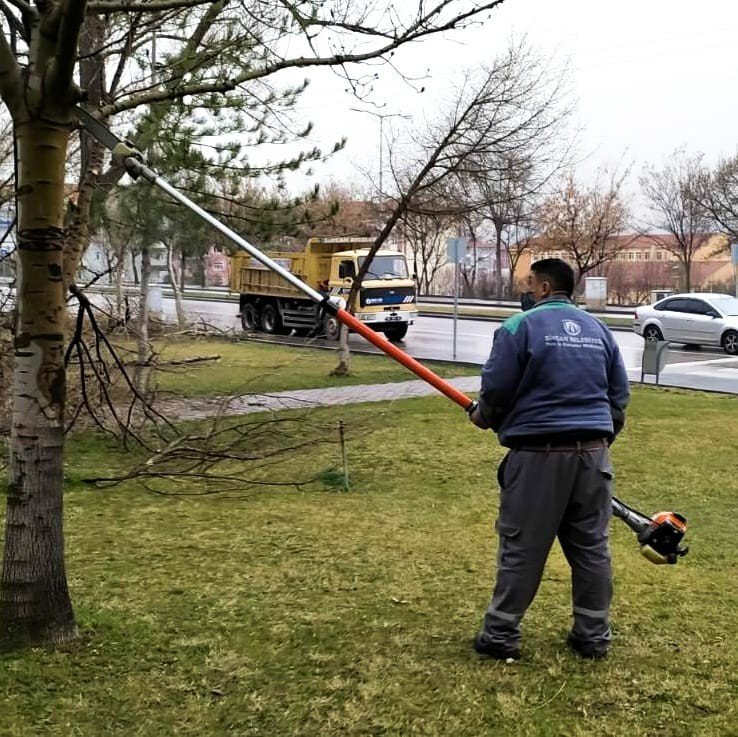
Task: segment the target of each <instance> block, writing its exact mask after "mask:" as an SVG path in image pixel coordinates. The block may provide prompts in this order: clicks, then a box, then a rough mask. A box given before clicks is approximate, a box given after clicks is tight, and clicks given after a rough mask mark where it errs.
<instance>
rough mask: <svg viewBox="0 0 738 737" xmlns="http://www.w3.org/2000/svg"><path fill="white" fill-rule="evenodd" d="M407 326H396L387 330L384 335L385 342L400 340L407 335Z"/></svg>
mask: <svg viewBox="0 0 738 737" xmlns="http://www.w3.org/2000/svg"><path fill="white" fill-rule="evenodd" d="M407 328H408V326H407V325H397V326H396V327H391V328H387V329H386V330H385V331H384V334H385V335H386V336H387V340H394V341H398V340H402V339H403V338H404V337H405V336H406V335H407Z"/></svg>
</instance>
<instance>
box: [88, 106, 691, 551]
mask: <svg viewBox="0 0 738 737" xmlns="http://www.w3.org/2000/svg"><path fill="white" fill-rule="evenodd" d="M77 113H78V117H79V121H80V124H81V125H82V126H83V127H84V128H85V129H86V130H87V131H88V132H89V133H90V134H91V135H92V136H94V137H95V138H96V139H97V140H98V141H100V142H101V143H102V144H103V145H104V146H105V147H106V148H107V149H109V150H110V151H111V153H112V155H113V157H114V159H115V160H116V161H117V162H118V163H120V164H121V165H122V166H123V167H124V168H125V170H126V172H127V173H128V175H129V176H130V177H131V178H132V179H138V178H139V177H143V178H144V179H145V180H146V181H147V182H149V183H151V184H153V185H155V186H157V187H159V188H160V189H161V190H163V191H164V192H166V193H167V194H168V195H169V196H170V197H172V199H174V200H175V201H176V202H179V203H180V204H182V205H184V206H185V207H186V208H188V209H189V210H190V211H192V212H193V213H195V214H196V215H198V216H199V217H201V218H202V219H203V220H205V221H206V222H208V223H210V225H212V226H213V227H214V228H215V229H216V230H218V231H220V232H221V233H222V234H223V235H224V236H226V238H228V239H229V240H230V241H232V242H233V243H235V244H236V245H237V246H238V247H239V248H241V249H242V250H244V251H246V252H247V253H248V254H249V255H250V256H252V257H253V258H255V259H256V260H257V261H259V263H261V264H263V265H264V266H265V267H266V268H268V269H271V270H272V271H274V272H275V273H277V274H279V275H280V276H281V277H282V278H283V279H285V280H286V281H287V282H289V283H290V284H291V285H292V286H294V287H295V288H297V289H298V290H299V291H301V292H302V293H303V294H304V295H305V296H307V297H308V298H309V299H311V300H312V301H313V302H315V303H316V304H317V305H319V306H320V308H321V309H320V310H319V313H323V314H329V315H333V316H335V317H336V319H337V320H338V321H339V322H341V323H342V324H343V325H345V326H346V327H347V328H349V329H351V330H353V331H354V332H356V333H359V335H361V336H362V337H363V338H365V339H366V340H368V341H369V342H370V343H372V344H373V345H374V346H376V347H377V348H379V349H380V350H381V351H382V352H383V353H385V354H386V355H388V356H389V357H390V358H394V359H395V360H396V361H397V362H398V363H400V364H402V365H403V366H405V368H407V369H409V370H410V371H412V372H413V373H414V374H415V375H416V376H418V377H419V378H421V379H423V381H425V382H427V383H428V384H430V385H431V386H433V387H434V388H435V389H437V390H438V391H439V392H441V393H442V394H444V395H445V396H446V397H448V398H449V399H450V400H451V401H452V402H454V403H455V404H458V405H459V406H460V407H461V408H462V409H464V410H465V411H466V412H467V413H468V414H470V415H471V414H472V412H474V410H475V409H476V407H477V402H476V401H475V400H473V399H471V398H470V397H468V396H467V395H466V394H464V393H463V392H461V391H459V390H458V389H457V388H456V387H455V386H453V385H452V384H450V383H449V382H448V381H445V380H444V379H442V378H441V377H440V376H438V375H437V374H436V373H434V372H433V371H431V370H430V369H428V368H427V367H425V366H423V365H422V364H421V363H420V362H418V361H416V360H415V359H414V358H413V357H412V356H410V355H408V354H407V353H405V352H404V351H402V350H401V349H399V348H398V347H397V346H396V345H393V344H392V343H390V341H389V340H387V338H385V336H384V335H382V334H381V333H376V332H375V331H374V330H372V329H371V328H370V327H368V326H367V325H365V324H364V323H362V322H361V321H359V320H357V319H356V318H355V317H354V316H353V315H352V314H351V313H350V312H349V311H348V310H346V309H345V307H344V306H343V301H342V300H341V299H340V298H337V297H328V296H326V295H323V294H321V293H320V292H318V291H317V290H316V289H313V288H312V287H311V286H310V285H309V284H306V283H305V282H304V281H302V280H301V279H299V278H298V277H297V276H295V275H294V274H292V273H291V272H289V271H287V269H285V268H283V267H282V266H280V265H279V264H278V263H276V262H275V261H273V260H272V259H271V258H269V256H267V255H266V254H265V253H263V252H262V251H260V250H259V249H258V248H256V246H254V245H252V244H251V243H249V242H248V241H246V240H245V239H244V238H242V237H241V236H240V235H238V234H237V233H235V232H234V231H233V230H231V229H230V228H229V227H228V226H226V225H225V224H224V223H222V222H220V220H218V219H217V218H215V217H213V216H212V215H211V214H210V213H208V212H206V211H205V210H203V209H202V208H201V207H199V206H198V205H196V204H195V203H194V202H192V200H190V199H189V198H187V197H186V196H185V195H183V194H182V193H181V192H179V191H178V190H177V189H175V188H174V187H173V186H172V185H170V184H169V183H168V182H166V181H165V180H164V179H162V178H161V177H160V176H159V175H157V174H156V172H154V171H153V170H152V169H150V168H149V167H148V166H146V164H145V163H144V160H143V155H142V154H141V152H140V151H138V150H136V149H135V148H134V147H133V146H132V145H130V144H128V143H126V142H125V141H122V140H121V139H120V138H118V137H117V136H116V135H115V134H114V133H113V132H112V131H111V130H110V129H109V128H107V127H106V126H104V125H103V124H102V123H101V122H100V121H99V120H97V118H95V117H94V116H93V115H92V114H91V113H89V112H88V111H87V110H85V109H84V108H82V107H77ZM339 434H340V435H341V439H342V443H341V448H342V457H343V468H344V488H346V489H347V488H348V471H347V466H346V457H345V445H344V443H343V433H342V426H341V425H339ZM613 515H614V516H616V517H618V518H620V519H622V520H623V521H624V522H625V523H626V524H627V525H628V526H629V527H631V529H633V530H634V532H636V534H637V536H638V541H639V543H640V546H641V553H642V554H643V555H644V556H645V557H646V558H647V559H648V560H650V561H651V562H653V563H672V564H673V563H676V562H677V560H678V559H679V558H680V557H681V556H683V555H685V554H686V553H687V548H680V546H679V544H680V542H681V540H682V538H683V536H684V533H685V532H686V529H687V525H686V518H684V517H683V516H682V515H680V514H676V513H673V512H659V513H658V514H656V515H654V516H653V517H651V518H649V517H646V516H645V515H643V514H641V513H640V512H637V511H636V510H634V509H632V508H631V507H629V506H628V505H626V504H624V503H623V502H621V501H620V500H619V499H617V498H615V497H613Z"/></svg>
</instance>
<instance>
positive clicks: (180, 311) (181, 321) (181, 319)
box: [167, 245, 187, 330]
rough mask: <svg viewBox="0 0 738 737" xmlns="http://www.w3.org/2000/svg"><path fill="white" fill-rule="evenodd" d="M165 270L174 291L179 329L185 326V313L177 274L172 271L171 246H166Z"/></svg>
mask: <svg viewBox="0 0 738 737" xmlns="http://www.w3.org/2000/svg"><path fill="white" fill-rule="evenodd" d="M167 271H168V273H169V283H170V284H171V285H172V290H173V291H174V304H175V307H176V309H177V325H178V326H179V329H180V330H184V329H185V328H186V327H187V316H186V315H185V309H184V303H183V302H182V291H181V288H180V283H179V282H178V281H177V274H176V272H175V271H174V253H173V249H172V247H171V246H169V245H168V246H167Z"/></svg>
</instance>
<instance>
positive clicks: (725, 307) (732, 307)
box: [710, 294, 738, 316]
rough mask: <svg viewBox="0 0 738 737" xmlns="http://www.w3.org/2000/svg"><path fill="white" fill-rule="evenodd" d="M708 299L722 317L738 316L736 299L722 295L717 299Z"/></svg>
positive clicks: (737, 301) (737, 300)
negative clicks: (720, 312)
mask: <svg viewBox="0 0 738 737" xmlns="http://www.w3.org/2000/svg"><path fill="white" fill-rule="evenodd" d="M710 299H711V301H712V302H713V303H714V305H715V307H717V308H718V309H719V310H720V311H722V313H723V314H724V315H730V316H735V315H738V299H737V298H736V297H731V296H730V295H729V294H724V295H719V296H717V297H711V298H710Z"/></svg>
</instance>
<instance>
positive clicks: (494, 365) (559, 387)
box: [479, 296, 630, 446]
mask: <svg viewBox="0 0 738 737" xmlns="http://www.w3.org/2000/svg"><path fill="white" fill-rule="evenodd" d="M629 399H630V391H629V387H628V376H627V373H626V371H625V365H624V364H623V359H622V356H621V354H620V349H619V348H618V344H617V343H616V342H615V339H614V338H613V336H612V334H611V333H610V330H609V329H608V328H607V326H606V325H604V324H603V323H602V322H600V321H599V320H598V319H597V318H596V317H593V316H592V315H590V314H588V313H587V312H585V311H583V310H580V309H579V308H578V307H576V305H574V304H573V303H572V302H571V301H570V300H568V299H566V298H565V297H558V296H555V297H550V298H548V299H545V300H542V301H541V302H539V303H538V304H536V306H535V307H533V308H531V309H530V310H528V311H526V312H521V313H520V314H516V315H513V317H511V318H509V319H508V320H506V321H505V322H504V323H503V324H502V326H501V327H500V328H499V329H498V330H497V331H496V332H495V335H494V340H493V343H492V351H491V353H490V356H489V358H488V359H487V362H486V364H485V365H484V368H483V369H482V388H481V392H480V395H479V410H480V413H481V415H482V417H483V418H484V420H485V421H486V423H487V424H488V425H489V426H490V427H491V428H492V429H493V430H494V431H495V432H496V433H497V435H498V438H499V441H500V443H502V445H508V446H509V445H514V444H515V441H516V439H520V438H525V439H526V440H530V438H532V437H541V438H546V437H557V436H567V435H568V436H576V435H577V434H580V433H581V434H582V435H583V436H590V437H591V436H592V435H593V434H599V433H601V434H602V436H610V437H614V436H615V435H616V434H617V432H618V431H619V430H620V428H621V427H622V425H623V423H624V421H625V408H626V406H627V404H628V400H629Z"/></svg>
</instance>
